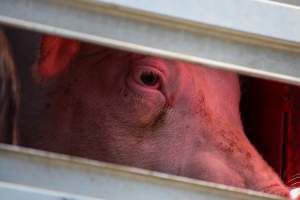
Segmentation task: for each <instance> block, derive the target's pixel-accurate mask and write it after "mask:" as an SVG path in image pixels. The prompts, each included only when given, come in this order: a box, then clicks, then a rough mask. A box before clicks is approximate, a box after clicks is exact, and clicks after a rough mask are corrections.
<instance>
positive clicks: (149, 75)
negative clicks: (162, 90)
mask: <svg viewBox="0 0 300 200" xmlns="http://www.w3.org/2000/svg"><path fill="white" fill-rule="evenodd" d="M140 81H141V82H142V83H143V84H145V85H147V86H152V87H153V86H156V85H157V84H159V76H158V74H156V73H155V72H152V71H149V72H142V73H141V74H140Z"/></svg>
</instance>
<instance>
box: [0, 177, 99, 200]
mask: <svg viewBox="0 0 300 200" xmlns="http://www.w3.org/2000/svg"><path fill="white" fill-rule="evenodd" d="M0 195H1V199H6V200H20V199H22V200H27V199H28V200H101V199H96V198H90V197H84V196H78V195H71V194H67V193H62V192H55V191H49V190H43V189H39V188H33V187H28V186H24V185H18V184H12V183H6V182H1V181H0Z"/></svg>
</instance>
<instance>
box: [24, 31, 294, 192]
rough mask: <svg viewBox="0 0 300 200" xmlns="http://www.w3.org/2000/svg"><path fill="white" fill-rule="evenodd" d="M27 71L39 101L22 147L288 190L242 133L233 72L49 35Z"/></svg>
mask: <svg viewBox="0 0 300 200" xmlns="http://www.w3.org/2000/svg"><path fill="white" fill-rule="evenodd" d="M34 73H35V78H36V80H37V84H39V85H40V87H42V88H43V90H44V91H45V92H46V93H47V99H46V100H45V101H44V106H43V107H42V108H41V109H37V110H35V111H33V113H32V114H31V115H29V117H28V118H27V119H25V120H27V121H30V122H34V124H35V125H34V126H31V128H30V134H27V135H26V137H25V136H23V137H22V138H21V144H22V145H25V146H30V147H34V148H39V149H45V150H49V151H55V152H60V153H65V154H70V155H76V156H82V157H86V158H91V159H95V160H101V161H107V162H113V163H118V164H124V165H129V166H135V167H140V168H145V169H150V170H156V171H161V172H166V173H170V174H175V175H180V176H186V177H192V178H196V179H201V180H206V181H212V182H216V183H221V184H226V185H231V186H237V187H242V188H250V189H253V190H258V191H263V192H267V193H273V194H279V195H283V196H287V195H288V190H287V188H286V187H285V186H284V185H283V184H282V182H281V181H280V179H279V177H278V176H277V175H276V174H275V173H274V172H273V170H272V169H271V168H270V167H269V166H268V165H267V164H266V162H265V161H264V160H263V159H262V158H261V156H260V155H259V154H258V153H257V151H256V150H255V149H254V147H253V146H252V145H251V144H250V142H249V141H248V139H247V137H246V136H245V134H244V132H243V126H242V123H241V119H240V111H239V102H240V88H239V80H238V76H237V75H236V74H234V73H230V72H224V71H218V70H214V69H209V68H203V67H199V66H198V65H196V64H191V63H186V62H181V61H174V60H168V59H162V58H157V57H152V56H144V55H137V54H135V53H129V52H124V51H120V50H114V49H109V48H105V47H101V46H96V45H91V44H87V43H80V42H77V41H73V40H67V39H61V38H57V37H53V36H47V37H44V39H43V42H42V47H41V55H40V59H39V63H38V65H37V67H36V68H35V70H34Z"/></svg>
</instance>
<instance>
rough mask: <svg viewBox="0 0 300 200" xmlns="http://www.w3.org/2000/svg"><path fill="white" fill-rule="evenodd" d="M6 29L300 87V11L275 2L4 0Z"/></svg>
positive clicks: (1, 11)
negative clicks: (200, 65)
mask: <svg viewBox="0 0 300 200" xmlns="http://www.w3.org/2000/svg"><path fill="white" fill-rule="evenodd" d="M183 2H184V3H183ZM0 22H2V23H4V24H8V25H14V26H19V27H23V28H26V29H30V30H36V31H42V32H47V33H52V34H57V35H62V36H65V37H69V38H76V39H80V40H84V41H89V42H93V43H97V44H103V45H107V46H111V47H115V48H121V49H126V50H130V51H135V52H141V53H145V54H151V55H157V56H163V57H168V58H176V59H181V60H186V61H191V62H196V63H200V64H203V65H206V66H211V67H216V68H220V69H227V70H233V71H237V72H239V73H243V74H248V75H252V76H257V77H263V78H267V79H274V80H279V81H284V82H288V83H293V84H298V85H300V78H299V77H300V67H299V66H300V23H299V22H300V8H299V7H296V6H290V5H286V4H281V3H276V2H272V1H267V0H241V1H237V0H210V1H207V0H188V1H180V0H159V1H147V0H65V1H60V0H1V6H0Z"/></svg>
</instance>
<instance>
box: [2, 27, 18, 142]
mask: <svg viewBox="0 0 300 200" xmlns="http://www.w3.org/2000/svg"><path fill="white" fill-rule="evenodd" d="M18 88H19V87H18V81H17V78H16V72H15V64H14V60H13V56H12V53H11V49H10V45H9V42H8V40H7V38H6V34H5V33H4V31H3V30H2V29H1V27H0V142H2V143H7V144H12V143H14V142H15V141H16V140H17V138H16V136H17V114H18V107H19V90H18Z"/></svg>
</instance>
